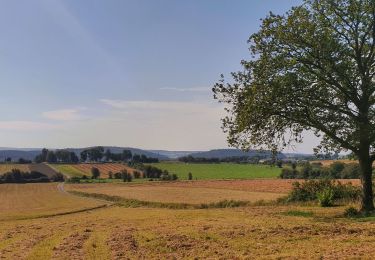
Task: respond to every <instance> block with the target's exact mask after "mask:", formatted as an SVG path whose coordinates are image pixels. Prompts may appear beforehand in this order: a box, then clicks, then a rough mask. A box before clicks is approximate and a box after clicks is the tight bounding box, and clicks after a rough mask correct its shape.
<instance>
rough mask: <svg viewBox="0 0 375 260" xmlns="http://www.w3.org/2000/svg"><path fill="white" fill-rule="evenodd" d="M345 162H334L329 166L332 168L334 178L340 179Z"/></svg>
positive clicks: (331, 172)
mask: <svg viewBox="0 0 375 260" xmlns="http://www.w3.org/2000/svg"><path fill="white" fill-rule="evenodd" d="M344 168H345V164H344V163H342V162H334V163H332V164H331V165H330V166H329V169H330V176H331V177H332V178H333V179H339V178H340V176H341V172H342V171H343V170H344Z"/></svg>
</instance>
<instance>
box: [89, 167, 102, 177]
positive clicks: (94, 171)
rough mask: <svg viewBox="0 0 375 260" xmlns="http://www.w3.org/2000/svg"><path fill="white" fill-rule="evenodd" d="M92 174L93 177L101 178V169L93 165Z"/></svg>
mask: <svg viewBox="0 0 375 260" xmlns="http://www.w3.org/2000/svg"><path fill="white" fill-rule="evenodd" d="M91 176H92V178H93V179H97V178H99V176H100V171H99V169H98V168H96V167H92V168H91Z"/></svg>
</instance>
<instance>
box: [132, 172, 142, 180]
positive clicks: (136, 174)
mask: <svg viewBox="0 0 375 260" xmlns="http://www.w3.org/2000/svg"><path fill="white" fill-rule="evenodd" d="M133 175H134V179H139V178H141V173H140V172H139V171H134V172H133Z"/></svg>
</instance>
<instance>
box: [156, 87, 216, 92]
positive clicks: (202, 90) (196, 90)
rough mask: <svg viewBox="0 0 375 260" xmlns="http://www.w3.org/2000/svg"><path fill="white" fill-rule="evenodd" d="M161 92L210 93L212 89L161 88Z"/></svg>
mask: <svg viewBox="0 0 375 260" xmlns="http://www.w3.org/2000/svg"><path fill="white" fill-rule="evenodd" d="M160 90H169V91H177V92H208V91H210V90H211V89H210V88H208V87H197V88H160Z"/></svg>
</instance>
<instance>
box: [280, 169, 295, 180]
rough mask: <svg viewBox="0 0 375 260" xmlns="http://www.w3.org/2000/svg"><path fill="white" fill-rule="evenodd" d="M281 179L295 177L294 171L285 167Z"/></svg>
mask: <svg viewBox="0 0 375 260" xmlns="http://www.w3.org/2000/svg"><path fill="white" fill-rule="evenodd" d="M280 178H281V179H295V178H296V176H294V171H293V170H292V169H290V168H283V169H282V170H281V174H280Z"/></svg>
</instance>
